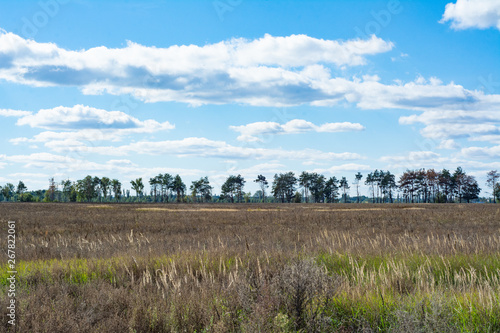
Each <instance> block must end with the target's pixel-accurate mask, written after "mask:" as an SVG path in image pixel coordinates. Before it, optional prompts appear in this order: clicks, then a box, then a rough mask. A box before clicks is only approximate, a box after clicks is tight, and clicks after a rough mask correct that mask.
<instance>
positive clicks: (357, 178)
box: [354, 172, 363, 203]
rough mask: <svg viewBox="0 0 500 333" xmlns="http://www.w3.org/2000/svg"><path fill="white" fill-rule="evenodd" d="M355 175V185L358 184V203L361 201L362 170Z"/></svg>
mask: <svg viewBox="0 0 500 333" xmlns="http://www.w3.org/2000/svg"><path fill="white" fill-rule="evenodd" d="M354 177H355V180H354V185H356V195H357V196H358V203H359V183H360V182H361V179H362V178H363V175H362V174H361V172H358V173H357V174H356V175H355V176H354Z"/></svg>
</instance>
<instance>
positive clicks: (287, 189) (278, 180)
mask: <svg viewBox="0 0 500 333" xmlns="http://www.w3.org/2000/svg"><path fill="white" fill-rule="evenodd" d="M296 184H297V178H296V177H295V174H294V173H293V172H291V171H290V172H287V173H280V174H279V175H278V174H275V175H274V181H273V185H272V189H271V190H272V193H273V195H274V197H275V198H276V199H277V200H280V201H281V202H288V203H290V202H292V199H293V198H294V196H295V185H296Z"/></svg>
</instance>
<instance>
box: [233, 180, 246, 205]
mask: <svg viewBox="0 0 500 333" xmlns="http://www.w3.org/2000/svg"><path fill="white" fill-rule="evenodd" d="M245 183H246V181H245V179H244V178H243V177H242V176H241V175H238V176H236V177H235V188H236V195H237V197H238V202H242V200H243V193H244V192H243V187H245Z"/></svg>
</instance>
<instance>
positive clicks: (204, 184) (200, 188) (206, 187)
mask: <svg viewBox="0 0 500 333" xmlns="http://www.w3.org/2000/svg"><path fill="white" fill-rule="evenodd" d="M212 188H213V187H212V186H210V182H209V181H208V177H204V178H200V179H199V180H195V181H193V183H192V185H191V186H190V187H189V189H190V190H191V195H192V196H193V199H194V200H195V201H198V197H199V198H200V200H201V201H202V202H203V201H210V200H211V199H212Z"/></svg>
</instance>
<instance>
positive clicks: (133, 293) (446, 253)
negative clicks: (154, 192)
mask: <svg viewBox="0 0 500 333" xmlns="http://www.w3.org/2000/svg"><path fill="white" fill-rule="evenodd" d="M0 218H1V219H2V224H1V226H2V227H1V232H2V235H4V236H5V237H3V236H2V237H1V238H0V247H1V248H2V249H6V248H7V245H6V239H7V237H6V235H7V232H6V228H7V223H5V222H6V221H7V220H15V221H16V224H17V269H18V281H17V283H18V295H17V299H18V303H19V304H18V310H17V311H18V312H17V315H18V318H19V320H18V327H17V331H18V332H259V331H260V332H297V331H302V332H500V205H498V206H497V205H493V204H489V205H481V204H463V205H459V204H446V205H438V204H421V205H366V204H361V205H356V204H348V205H342V204H333V205H331V204H328V205H326V204H314V205H313V204H309V205H300V204H292V205H275V204H274V205H271V204H269V205H267V204H266V205H255V204H252V205H245V204H234V205H175V204H170V205H125V204H116V205H112V204H108V205H96V204H92V205H88V204H1V205H0ZM6 279H7V266H6V260H4V259H2V262H1V267H0V284H1V285H2V286H3V288H2V297H1V298H0V299H1V304H0V306H1V307H2V309H5V308H6V306H7V302H8V298H7V296H6V294H5V289H6V288H5V287H6V285H7V280H6ZM1 318H2V321H1V325H2V330H3V328H5V329H6V330H7V331H9V330H11V331H13V330H12V329H11V328H10V327H9V326H8V325H7V320H8V318H7V317H6V316H5V311H2V317H1Z"/></svg>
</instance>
